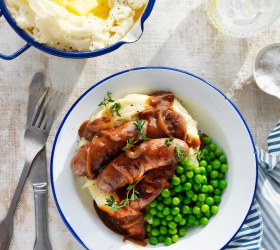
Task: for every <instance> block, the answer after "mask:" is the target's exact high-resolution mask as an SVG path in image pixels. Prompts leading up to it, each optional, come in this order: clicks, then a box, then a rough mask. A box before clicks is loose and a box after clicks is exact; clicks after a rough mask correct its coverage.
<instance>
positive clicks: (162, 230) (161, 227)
mask: <svg viewBox="0 0 280 250" xmlns="http://www.w3.org/2000/svg"><path fill="white" fill-rule="evenodd" d="M159 232H160V233H161V234H167V232H168V231H167V227H165V226H160V228H159Z"/></svg>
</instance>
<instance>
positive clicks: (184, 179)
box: [180, 174, 187, 183]
mask: <svg viewBox="0 0 280 250" xmlns="http://www.w3.org/2000/svg"><path fill="white" fill-rule="evenodd" d="M180 180H181V183H185V182H186V181H187V176H185V175H184V174H181V175H180Z"/></svg>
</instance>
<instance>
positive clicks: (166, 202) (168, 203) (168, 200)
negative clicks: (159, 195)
mask: <svg viewBox="0 0 280 250" xmlns="http://www.w3.org/2000/svg"><path fill="white" fill-rule="evenodd" d="M163 203H164V204H165V205H170V204H171V203H172V198H171V197H166V198H164V199H163Z"/></svg>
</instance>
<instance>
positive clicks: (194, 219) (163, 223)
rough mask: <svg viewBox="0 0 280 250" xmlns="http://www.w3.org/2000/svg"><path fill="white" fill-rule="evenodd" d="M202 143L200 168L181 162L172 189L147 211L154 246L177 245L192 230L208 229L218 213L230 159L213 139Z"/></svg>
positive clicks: (204, 139)
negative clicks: (211, 219)
mask: <svg viewBox="0 0 280 250" xmlns="http://www.w3.org/2000/svg"><path fill="white" fill-rule="evenodd" d="M201 139H202V145H201V147H200V150H199V154H198V156H197V159H198V162H199V166H194V165H193V164H191V163H190V162H189V160H188V159H187V158H185V159H184V160H183V161H181V162H180V163H179V164H178V166H177V168H176V171H175V175H174V176H173V178H172V179H171V181H170V187H169V188H165V189H163V190H162V192H161V194H160V195H159V196H158V197H157V198H156V199H155V200H153V201H152V202H151V203H150V204H149V206H148V207H147V210H146V213H145V220H146V222H147V226H146V231H147V234H148V240H149V242H150V244H151V245H157V244H158V243H164V244H165V245H166V246H169V245H171V244H173V243H176V242H177V241H178V240H179V238H181V237H184V236H185V235H186V234H187V231H188V230H189V229H190V228H193V227H195V226H199V225H201V226H206V225H207V224H208V222H209V219H210V218H211V217H212V216H213V215H215V214H217V213H218V212H219V208H218V205H219V204H220V203H221V200H222V193H223V190H224V189H225V188H226V187H227V181H226V180H225V175H226V172H227V171H228V165H227V158H226V156H225V155H224V153H223V151H222V150H221V149H220V148H218V147H217V145H216V144H215V143H213V142H212V139H211V138H210V137H208V136H203V137H201Z"/></svg>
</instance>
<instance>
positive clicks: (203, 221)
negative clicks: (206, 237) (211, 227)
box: [199, 217, 208, 226]
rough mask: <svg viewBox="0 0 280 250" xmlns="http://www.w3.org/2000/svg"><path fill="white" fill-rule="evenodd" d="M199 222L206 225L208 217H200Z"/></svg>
mask: <svg viewBox="0 0 280 250" xmlns="http://www.w3.org/2000/svg"><path fill="white" fill-rule="evenodd" d="M199 223H200V224H201V225H203V226H206V225H207V224H208V219H207V218H206V217H202V218H200V220H199Z"/></svg>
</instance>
